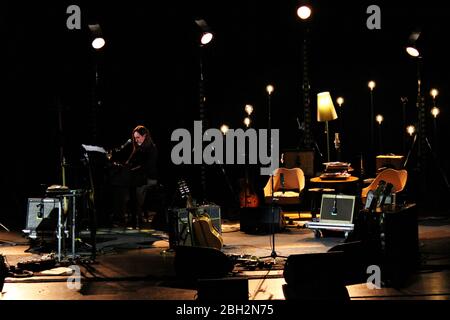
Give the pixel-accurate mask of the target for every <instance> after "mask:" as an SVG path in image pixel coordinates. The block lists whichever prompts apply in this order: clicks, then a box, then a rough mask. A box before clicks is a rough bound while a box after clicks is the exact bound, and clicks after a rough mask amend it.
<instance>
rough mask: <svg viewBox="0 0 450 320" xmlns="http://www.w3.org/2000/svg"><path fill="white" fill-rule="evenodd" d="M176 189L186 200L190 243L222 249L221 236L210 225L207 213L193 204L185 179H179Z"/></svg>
mask: <svg viewBox="0 0 450 320" xmlns="http://www.w3.org/2000/svg"><path fill="white" fill-rule="evenodd" d="M178 189H179V192H180V194H181V196H182V198H183V199H185V200H186V209H187V214H188V219H187V221H188V228H189V233H190V237H191V243H192V244H193V245H195V246H198V247H210V248H216V249H218V250H220V249H222V246H223V238H222V236H221V235H220V233H219V232H218V231H217V230H216V228H215V227H214V226H213V225H212V223H211V218H210V217H209V215H208V214H207V213H206V212H205V211H204V210H202V209H201V208H199V207H198V206H197V205H196V204H195V201H194V200H193V199H192V196H191V192H190V190H189V187H188V185H187V183H186V181H184V180H179V181H178Z"/></svg>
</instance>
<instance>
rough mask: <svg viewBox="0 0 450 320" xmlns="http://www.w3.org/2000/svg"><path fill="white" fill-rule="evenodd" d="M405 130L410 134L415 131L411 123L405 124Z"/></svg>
mask: <svg viewBox="0 0 450 320" xmlns="http://www.w3.org/2000/svg"><path fill="white" fill-rule="evenodd" d="M406 132H407V133H408V134H409V135H410V136H412V135H413V134H414V132H416V127H414V126H413V125H410V126H407V127H406Z"/></svg>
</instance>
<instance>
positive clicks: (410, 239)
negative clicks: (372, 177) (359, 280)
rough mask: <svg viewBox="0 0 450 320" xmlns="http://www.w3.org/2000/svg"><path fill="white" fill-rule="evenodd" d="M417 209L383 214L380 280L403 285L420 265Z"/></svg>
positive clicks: (404, 208) (391, 208)
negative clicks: (381, 276) (381, 274)
mask: <svg viewBox="0 0 450 320" xmlns="http://www.w3.org/2000/svg"><path fill="white" fill-rule="evenodd" d="M417 217H418V213H417V206H416V205H415V204H407V205H403V206H396V205H391V206H385V207H384V208H383V213H382V219H383V223H382V230H381V232H382V239H383V243H382V253H383V260H384V262H383V263H382V265H383V266H384V269H383V268H382V273H383V274H384V275H383V278H384V279H386V280H389V281H390V282H392V283H397V284H399V285H402V284H403V283H404V282H405V281H407V279H408V277H409V276H410V275H411V274H412V273H413V272H414V271H415V270H416V269H417V267H418V266H419V264H420V252H419V227H418V222H417Z"/></svg>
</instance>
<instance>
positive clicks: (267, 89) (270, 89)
mask: <svg viewBox="0 0 450 320" xmlns="http://www.w3.org/2000/svg"><path fill="white" fill-rule="evenodd" d="M274 90H275V89H274V87H273V85H271V84H269V85H267V87H266V91H267V93H268V94H269V95H271V94H272V92H273V91H274Z"/></svg>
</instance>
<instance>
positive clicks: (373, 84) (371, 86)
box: [367, 81, 376, 91]
mask: <svg viewBox="0 0 450 320" xmlns="http://www.w3.org/2000/svg"><path fill="white" fill-rule="evenodd" d="M375 85H376V83H375V81H369V83H368V84H367V86H368V87H369V89H370V91H373V88H375Z"/></svg>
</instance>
